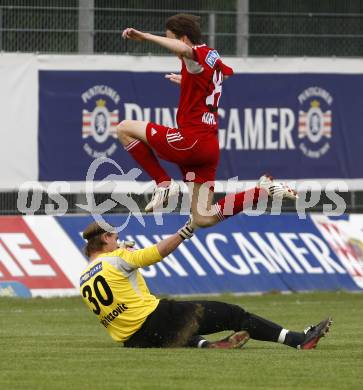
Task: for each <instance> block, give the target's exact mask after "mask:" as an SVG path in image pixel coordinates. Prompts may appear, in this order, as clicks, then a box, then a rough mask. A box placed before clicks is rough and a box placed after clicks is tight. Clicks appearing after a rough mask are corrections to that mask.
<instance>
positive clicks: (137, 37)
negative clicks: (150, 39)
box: [122, 27, 145, 41]
mask: <svg viewBox="0 0 363 390" xmlns="http://www.w3.org/2000/svg"><path fill="white" fill-rule="evenodd" d="M122 38H123V39H132V40H134V41H143V40H144V39H145V33H143V32H142V31H139V30H136V29H134V28H130V27H128V28H125V30H124V31H123V32H122Z"/></svg>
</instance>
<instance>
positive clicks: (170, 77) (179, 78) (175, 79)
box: [165, 73, 182, 85]
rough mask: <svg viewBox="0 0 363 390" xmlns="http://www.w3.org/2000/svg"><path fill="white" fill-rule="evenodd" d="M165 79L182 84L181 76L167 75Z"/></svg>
mask: <svg viewBox="0 0 363 390" xmlns="http://www.w3.org/2000/svg"><path fill="white" fill-rule="evenodd" d="M165 78H166V79H168V80H170V81H172V82H173V83H175V84H179V85H180V84H181V79H182V76H181V74H175V73H169V74H166V75H165Z"/></svg>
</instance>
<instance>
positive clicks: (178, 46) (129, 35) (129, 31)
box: [122, 27, 193, 58]
mask: <svg viewBox="0 0 363 390" xmlns="http://www.w3.org/2000/svg"><path fill="white" fill-rule="evenodd" d="M122 38H124V39H132V40H134V41H148V42H152V43H156V44H157V45H160V46H162V47H165V48H166V49H168V50H170V51H172V52H173V53H175V54H176V55H177V56H181V57H186V58H193V50H192V48H191V47H189V46H188V45H187V44H185V43H184V42H181V41H179V40H177V39H172V38H166V37H160V36H159V35H154V34H150V33H145V32H142V31H139V30H136V29H134V28H130V27H128V28H125V30H124V31H123V32H122Z"/></svg>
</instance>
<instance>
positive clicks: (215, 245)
mask: <svg viewBox="0 0 363 390" xmlns="http://www.w3.org/2000/svg"><path fill="white" fill-rule="evenodd" d="M143 218H144V220H145V224H146V228H145V227H143V226H142V225H141V224H140V223H139V222H138V221H137V220H136V219H135V218H131V219H130V221H129V224H128V225H127V228H126V229H125V230H124V231H123V232H121V233H120V238H121V239H128V240H134V241H135V242H136V243H137V247H138V248H142V247H146V246H149V245H151V244H153V243H155V242H157V241H159V240H160V239H162V238H165V237H166V236H167V235H170V234H173V233H175V232H176V231H177V229H178V228H179V227H180V226H182V225H183V224H184V223H185V220H186V217H185V216H181V215H165V216H163V224H162V225H160V224H157V223H156V222H155V219H154V217H153V216H149V215H148V216H144V217H143ZM56 219H57V221H58V222H59V224H60V225H61V226H62V228H63V229H64V230H65V231H66V233H67V234H68V235H69V237H70V238H71V240H72V241H73V242H74V244H75V245H76V246H77V247H78V248H79V249H80V250H82V248H83V247H84V245H85V243H84V241H83V239H82V238H81V232H82V230H84V228H85V227H86V226H87V225H88V224H89V223H90V222H93V219H92V217H85V216H63V217H56ZM126 219H127V216H125V215H112V216H107V217H105V220H106V221H107V222H109V223H110V224H112V225H114V226H121V225H122V224H123V223H124V222H125V221H126ZM356 270H357V269H356ZM361 271H363V268H362V270H361ZM141 272H142V274H143V275H144V277H145V278H146V280H147V284H148V286H149V288H150V290H151V291H152V292H154V293H156V294H211V293H224V292H232V293H256V292H270V291H311V290H340V289H345V290H351V291H354V290H361V289H362V288H363V285H362V286H361V287H359V285H358V284H357V283H356V282H355V281H354V279H353V277H352V276H351V273H352V271H351V269H350V268H349V267H348V266H347V264H346V263H345V262H344V261H341V258H340V257H339V256H337V254H336V251H335V250H333V249H332V247H331V246H330V244H329V242H327V240H326V239H325V238H324V236H323V235H322V234H321V231H319V229H318V228H317V227H316V225H315V224H314V222H313V221H312V219H311V217H310V216H308V218H307V219H305V220H300V219H298V216H297V215H294V214H284V215H280V216H270V215H262V216H258V217H256V216H247V215H238V216H235V217H234V218H230V219H229V220H227V221H225V222H223V223H220V224H218V225H216V226H214V227H213V228H212V229H201V230H198V232H197V233H196V234H195V236H194V237H193V238H192V239H191V240H188V241H185V242H184V243H183V244H182V245H181V246H179V248H178V249H177V250H176V251H175V252H174V253H173V254H172V255H170V256H168V257H167V258H166V259H164V260H163V261H161V262H159V263H157V264H155V265H152V266H150V267H146V268H145V269H142V270H141ZM355 272H356V271H355ZM361 276H363V272H361Z"/></svg>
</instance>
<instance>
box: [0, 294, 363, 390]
mask: <svg viewBox="0 0 363 390" xmlns="http://www.w3.org/2000/svg"><path fill="white" fill-rule="evenodd" d="M209 299H218V300H224V301H228V302H233V303H238V304H240V305H241V306H243V307H244V308H246V309H247V310H249V311H251V312H254V313H256V314H259V315H261V316H264V317H267V318H269V319H271V320H273V321H275V322H278V323H280V324H281V325H283V326H285V327H288V328H290V329H296V330H301V329H303V328H304V327H305V326H307V325H310V324H311V323H315V322H318V321H320V320H321V319H322V318H324V317H325V316H327V315H332V316H333V320H334V323H333V326H332V329H331V331H330V333H329V334H328V336H327V337H326V338H324V339H322V340H321V342H320V344H319V346H318V348H317V349H316V350H312V351H296V350H294V349H291V348H288V347H286V346H282V345H279V344H272V343H264V342H257V341H254V340H250V341H249V342H248V343H247V345H246V346H245V348H244V349H242V350H197V349H165V350H158V349H150V350H141V349H139V350H132V349H126V348H121V347H119V346H118V345H117V344H116V343H115V342H113V341H112V340H111V338H110V337H109V336H108V334H107V333H106V331H105V330H104V329H103V328H102V327H101V325H100V324H99V323H98V321H97V319H96V317H95V316H94V314H93V313H92V312H90V311H88V309H87V308H86V306H85V305H84V304H83V303H82V302H81V299H80V298H64V299H30V300H22V299H15V298H1V299H0V351H1V359H0V389H2V390H8V389H9V390H15V389H27V390H31V389H36V390H40V389H51V390H55V389H90V390H93V389H132V390H135V389H170V390H172V389H207V390H214V389H267V390H269V389H294V390H295V389H309V390H310V389H316V390H318V389H319V390H320V389H363V295H362V294H347V293H313V294H312V293H311V294H310V293H309V294H289V295H278V294H276V295H275V294H271V295H264V296H239V297H236V296H229V295H228V296H222V297H218V298H216V297H209ZM217 336H218V337H220V336H222V334H219V335H217ZM215 338H216V337H215Z"/></svg>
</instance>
